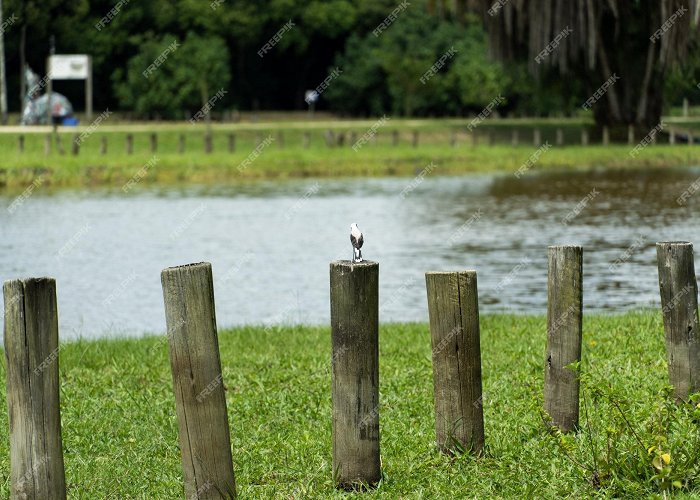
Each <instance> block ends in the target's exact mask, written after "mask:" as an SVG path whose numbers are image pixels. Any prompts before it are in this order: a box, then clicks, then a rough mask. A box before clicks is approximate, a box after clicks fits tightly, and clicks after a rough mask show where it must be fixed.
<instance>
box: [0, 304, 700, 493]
mask: <svg viewBox="0 0 700 500" xmlns="http://www.w3.org/2000/svg"><path fill="white" fill-rule="evenodd" d="M379 336H380V401H381V407H380V425H381V455H382V471H383V479H382V481H381V483H380V485H379V487H378V489H377V490H376V491H375V492H374V493H371V494H370V496H372V497H377V498H391V499H394V498H446V499H447V498H458V497H469V498H472V497H473V498H515V497H520V498H561V497H569V498H591V497H596V496H601V497H627V498H648V497H651V496H654V495H657V496H658V498H661V496H662V495H666V494H668V493H672V492H677V493H682V494H685V495H686V496H687V497H693V496H697V495H698V494H699V493H700V484H699V483H698V477H699V473H700V469H699V466H698V457H700V441H699V438H700V436H699V435H698V428H697V423H696V422H697V418H698V416H699V415H698V410H697V409H696V408H695V407H694V406H693V405H688V406H676V405H675V404H673V403H671V398H670V396H669V394H668V392H667V369H666V357H665V352H664V345H663V325H662V322H661V315H660V314H659V313H651V312H649V313H629V314H626V315H623V316H587V317H586V318H585V322H584V348H583V361H582V363H581V367H580V369H581V373H582V374H583V383H582V403H581V430H580V431H579V432H578V433H576V434H572V435H570V436H565V437H564V436H557V435H550V434H549V433H548V432H547V430H546V428H545V427H544V425H543V423H542V416H541V412H540V409H541V407H542V383H543V382H542V378H543V370H544V368H543V364H544V350H545V340H546V322H545V319H544V317H541V316H509V315H483V316H482V318H481V337H482V341H481V346H482V347H481V350H482V365H483V377H484V378H483V388H484V395H483V405H484V419H485V431H486V454H485V456H484V457H482V458H480V459H474V458H471V457H469V456H459V457H457V458H455V459H449V458H447V457H444V456H441V455H440V453H438V452H437V451H436V449H435V446H434V436H435V434H434V414H433V399H432V398H433V384H432V368H431V358H430V352H431V346H430V336H429V333H428V327H427V325H424V324H411V325H384V326H382V327H381V329H380V333H379ZM219 344H220V350H221V362H222V368H223V377H224V384H225V387H226V389H227V392H226V400H227V405H228V413H229V424H230V427H231V438H232V447H233V449H234V453H233V457H234V467H235V472H236V479H237V484H238V490H239V494H240V495H241V496H242V498H347V497H348V494H347V493H343V492H337V491H335V490H334V488H333V484H332V474H331V394H330V383H331V382H330V357H331V356H330V352H331V350H330V333H329V331H328V328H327V327H283V328H274V329H268V330H265V329H264V328H256V327H245V328H238V329H234V330H228V331H222V332H221V334H220V336H219ZM2 358H3V360H4V356H2ZM59 362H60V377H61V413H62V415H61V417H62V423H63V447H64V455H65V465H66V476H67V477H66V479H67V481H66V482H67V484H68V488H69V492H68V494H69V497H70V498H86V499H87V498H90V499H92V498H178V497H181V496H182V491H183V490H182V472H181V466H180V452H179V448H178V437H177V422H176V416H175V403H174V397H173V393H172V378H171V375H170V367H169V361H168V354H167V342H166V339H165V337H164V336H161V337H147V338H144V339H139V340H135V339H121V340H100V341H80V342H71V343H67V344H63V345H62V346H61V348H60V357H59ZM4 377H5V370H4V362H0V378H2V379H4ZM7 426H8V422H7V407H6V400H5V396H4V391H1V392H0V429H7ZM7 447H8V441H7V439H0V497H3V498H4V497H6V496H7V495H8V488H9V483H8V481H9V479H8V475H9V456H8V448H7ZM364 495H365V496H366V494H364ZM351 496H353V497H354V496H355V495H352V494H351ZM358 497H359V496H358Z"/></svg>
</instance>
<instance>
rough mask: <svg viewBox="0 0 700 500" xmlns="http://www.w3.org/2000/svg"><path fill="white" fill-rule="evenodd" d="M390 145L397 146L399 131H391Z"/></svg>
mask: <svg viewBox="0 0 700 500" xmlns="http://www.w3.org/2000/svg"><path fill="white" fill-rule="evenodd" d="M391 145H392V146H398V145H399V131H398V130H392V131H391Z"/></svg>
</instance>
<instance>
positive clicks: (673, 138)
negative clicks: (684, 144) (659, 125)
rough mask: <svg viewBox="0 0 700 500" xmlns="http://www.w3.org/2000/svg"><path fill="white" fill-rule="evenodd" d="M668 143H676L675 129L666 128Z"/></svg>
mask: <svg viewBox="0 0 700 500" xmlns="http://www.w3.org/2000/svg"><path fill="white" fill-rule="evenodd" d="M668 143H669V144H675V143H676V131H675V130H673V129H669V130H668Z"/></svg>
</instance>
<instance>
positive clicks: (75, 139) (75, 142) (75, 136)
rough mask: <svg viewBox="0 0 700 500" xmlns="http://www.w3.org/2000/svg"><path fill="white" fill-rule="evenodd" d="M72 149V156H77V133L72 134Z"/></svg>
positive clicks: (78, 149)
mask: <svg viewBox="0 0 700 500" xmlns="http://www.w3.org/2000/svg"><path fill="white" fill-rule="evenodd" d="M72 149H73V151H72V152H73V156H78V153H80V136H79V135H78V134H75V135H74V136H73V144H72Z"/></svg>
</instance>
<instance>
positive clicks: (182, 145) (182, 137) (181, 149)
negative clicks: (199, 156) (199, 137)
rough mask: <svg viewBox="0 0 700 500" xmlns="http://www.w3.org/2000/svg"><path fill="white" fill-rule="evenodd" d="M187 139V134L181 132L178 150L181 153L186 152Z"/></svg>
mask: <svg viewBox="0 0 700 500" xmlns="http://www.w3.org/2000/svg"><path fill="white" fill-rule="evenodd" d="M186 140H187V139H186V138H185V134H180V138H179V139H178V142H177V152H178V153H179V154H184V153H185V141H186Z"/></svg>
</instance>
